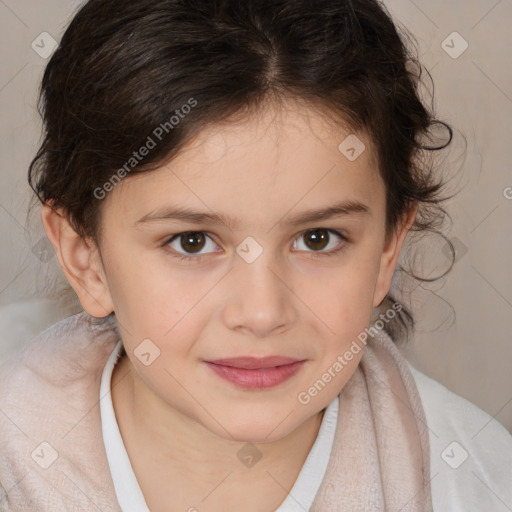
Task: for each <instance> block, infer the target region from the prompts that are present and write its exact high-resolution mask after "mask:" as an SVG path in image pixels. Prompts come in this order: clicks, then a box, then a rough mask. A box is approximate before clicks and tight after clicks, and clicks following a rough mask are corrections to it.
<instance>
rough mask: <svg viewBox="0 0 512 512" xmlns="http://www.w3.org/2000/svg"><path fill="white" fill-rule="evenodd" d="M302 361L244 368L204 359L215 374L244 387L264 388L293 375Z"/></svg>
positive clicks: (277, 383)
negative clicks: (270, 366)
mask: <svg viewBox="0 0 512 512" xmlns="http://www.w3.org/2000/svg"><path fill="white" fill-rule="evenodd" d="M304 362H305V361H297V362H296V363H292V364H286V365H282V366H275V367H273V368H265V369H264V368H259V369H255V370H246V369H244V368H234V367H232V366H222V365H220V364H214V363H210V362H207V361H205V363H206V364H207V365H208V366H209V367H210V368H211V369H212V370H213V371H214V372H215V373H216V374H217V375H219V376H220V377H222V378H223V379H226V380H228V381H230V382H232V383H233V384H236V385H237V386H239V387H241V388H245V389H264V388H271V387H274V386H277V385H279V384H281V383H282V382H284V381H285V380H287V379H289V378H290V377H292V376H293V375H295V374H296V373H297V372H298V371H299V370H300V368H301V366H302V364H303V363H304Z"/></svg>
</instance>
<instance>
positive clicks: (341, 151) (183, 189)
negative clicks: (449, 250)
mask: <svg viewBox="0 0 512 512" xmlns="http://www.w3.org/2000/svg"><path fill="white" fill-rule="evenodd" d="M416 64H417V62H416V60H415V59H414V57H413V56H412V55H411V54H410V53H409V52H408V51H407V50H406V47H405V44H404V42H403V41H402V39H401V37H400V36H399V34H398V32H397V29H396V28H395V26H394V24H393V22H392V20H391V18H390V15H389V13H388V12H387V11H386V9H385V8H384V6H383V5H382V4H380V3H379V2H377V1H376V0H317V1H316V2H314V3H313V2H310V1H306V0H278V1H275V0H273V1H272V2H270V1H266V0H259V1H253V0H246V1H244V2H240V1H236V0H194V1H187V2H185V1H183V0H122V1H121V0H89V1H88V2H86V3H85V4H84V5H83V6H82V8H81V9H80V10H79V12H78V13H77V14H76V16H75V17H74V19H73V20H72V22H71V23H70V25H69V27H68V28H67V30H66V32H65V34H64V36H63V37H62V40H61V43H60V45H59V47H58V49H57V51H56V52H55V53H54V55H53V56H52V58H51V60H50V61H49V63H48V66H47V68H46V70H45V73H44V77H43V80H42V90H41V106H42V116H43V119H44V123H45V138H44V141H43V143H42V146H41V148H40V149H39V151H38V153H37V155H36V157H35V158H34V160H33V162H32V164H31V166H30V172H29V180H30V183H31V185H32V187H33V188H34V190H35V192H36V194H37V196H38V197H39V199H40V200H41V202H42V203H43V206H42V221H43V225H44V228H45V230H46V233H47V235H48V238H49V240H50V242H51V243H52V245H53V247H54V249H55V252H56V254H57V257H58V261H59V263H60V266H61V268H62V271H63V272H64V275H65V276H66V278H67V280H68V281H69V283H70V285H71V286H72V287H73V290H74V291H75V293H76V295H77V296H78V299H79V300H80V303H81V305H82V307H83V310H84V311H83V312H82V313H79V314H77V315H73V316H71V317H69V318H66V319H64V320H62V321H60V322H58V323H57V324H55V325H54V326H52V327H50V328H49V329H47V330H46V331H44V332H43V333H42V334H41V335H39V336H38V337H36V338H35V339H34V340H33V341H32V342H31V343H30V344H29V345H27V346H25V347H24V348H23V350H22V351H21V352H20V353H19V354H17V355H16V357H13V358H12V359H11V360H10V361H9V362H8V363H7V364H5V365H3V366H2V368H1V372H0V381H1V386H0V390H1V391H0V409H1V411H2V413H3V414H2V415H1V416H0V431H1V435H2V439H4V440H5V442H4V443H3V446H2V449H1V450H2V453H1V457H0V483H1V485H2V487H3V494H4V496H3V509H2V510H12V511H21V510H30V511H52V512H53V511H68V510H69V511H82V510H83V511H91V510H101V511H119V510H122V511H126V512H142V511H146V512H147V511H148V510H151V511H152V512H163V511H189V512H192V511H200V512H206V511H223V512H225V511H238V510H243V511H247V512H252V511H276V510H277V511H280V512H284V511H292V510H293V511H299V510H300V511H304V510H312V511H316V512H329V511H339V510H344V511H351V512H352V511H372V512H375V511H393V512H395V511H396V512H398V511H399V510H400V511H411V512H413V511H414V512H419V511H431V510H435V511H456V510H460V511H463V510H464V511H466V510H486V511H488V510H496V511H497V510H506V509H507V508H508V509H510V508H511V507H512V485H510V484H511V483H512V437H511V436H510V434H508V432H507V431H506V430H505V429H504V428H503V427H502V426H501V425H500V424H499V423H498V422H496V421H494V420H493V419H492V418H490V417H489V416H488V415H487V414H485V413H484V412H483V411H481V410H480V409H478V408H477V407H476V406H474V405H473V404H470V403H469V402H467V401H466V400H464V399H463V398H461V397H458V396H457V395H454V394H453V393H450V392H449V391H448V390H447V389H446V388H444V387H443V386H441V385H440V384H438V383H436V382H435V381H433V380H431V379H429V378H428V377H426V376H425V375H423V374H421V373H420V372H418V371H417V370H415V369H414V368H413V367H412V366H411V365H410V364H409V363H408V362H407V361H406V360H405V359H404V358H403V357H402V355H401V353H400V352H399V350H398V348H397V347H396V346H395V344H394V342H397V343H398V342H399V341H401V340H402V339H405V338H406V335H407V329H408V328H410V327H411V325H412V323H411V320H412V316H411V314H410V312H409V311H407V310H406V309H405V307H404V306H403V305H402V304H401V303H400V302H399V301H397V300H396V299H395V296H394V295H392V294H391V284H392V279H393V276H394V274H395V271H396V269H397V262H398V258H399V255H400V252H401V249H402V246H403V244H404V241H405V239H406V236H407V234H408V232H409V231H410V230H417V231H421V230H431V229H434V228H435V226H436V225H437V223H438V221H439V219H440V218H442V215H443V210H442V208H441V206H440V204H441V201H443V200H444V199H446V198H443V197H441V192H442V191H443V187H444V183H443V181H442V179H441V178H440V177H439V176H438V174H437V173H436V172H435V170H434V168H433V166H429V165H428V159H427V158H424V157H425V155H426V152H428V151H429V150H435V149H442V148H443V147H446V145H448V143H449V141H450V140H451V133H452V132H451V129H450V127H448V126H447V125H446V124H444V123H441V122H440V121H437V120H436V119H435V118H434V117H433V115H432V113H431V112H429V111H428V110H427V108H426V107H425V106H424V105H423V104H422V102H421V101H420V99H419V95H418V84H419V76H418V73H417V70H418V69H421V68H420V67H418V66H415V65H416ZM436 125H437V126H444V127H445V128H446V129H447V131H448V139H449V140H448V142H446V141H445V143H444V144H443V143H441V142H439V144H437V145H427V144H425V143H422V142H421V140H422V139H423V140H425V139H426V138H427V137H428V136H430V135H429V134H430V131H431V129H432V128H434V127H435V126H436ZM398 291H399V290H398Z"/></svg>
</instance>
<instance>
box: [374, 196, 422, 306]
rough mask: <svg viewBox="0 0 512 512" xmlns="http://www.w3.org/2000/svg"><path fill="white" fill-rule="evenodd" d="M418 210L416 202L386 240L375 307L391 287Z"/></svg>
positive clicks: (375, 293) (375, 292)
mask: <svg viewBox="0 0 512 512" xmlns="http://www.w3.org/2000/svg"><path fill="white" fill-rule="evenodd" d="M416 212H417V205H416V204H415V205H414V206H413V207H411V209H410V210H409V211H408V212H407V213H405V214H404V216H403V217H402V219H401V221H400V222H399V223H397V225H396V227H395V228H394V229H393V230H392V232H391V233H390V235H389V237H388V239H387V240H386V242H385V246H384V249H383V252H382V256H381V261H380V268H379V275H378V277H377V283H376V285H375V291H374V295H373V307H374V308H375V307H377V306H378V305H379V304H381V303H382V301H383V300H384V298H385V297H386V295H387V293H388V292H389V289H390V288H391V281H392V279H393V274H394V272H395V268H396V265H397V263H398V258H399V256H400V252H401V250H402V246H403V243H404V241H405V237H406V236H407V233H408V232H409V229H410V228H411V226H412V225H413V224H414V219H415V218H416Z"/></svg>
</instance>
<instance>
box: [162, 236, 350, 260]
mask: <svg viewBox="0 0 512 512" xmlns="http://www.w3.org/2000/svg"><path fill="white" fill-rule="evenodd" d="M316 230H325V231H328V232H329V233H334V234H335V235H336V236H338V237H340V238H341V240H342V241H343V243H340V245H339V247H338V248H337V249H331V250H330V251H328V252H320V251H318V252H315V251H305V252H311V256H310V257H313V258H323V257H329V256H336V255H338V254H340V253H341V252H342V251H343V250H344V249H345V248H346V245H347V243H348V242H349V240H348V238H347V237H345V236H344V235H342V234H341V233H340V232H339V231H336V230H335V229H329V228H312V229H307V230H306V231H303V232H302V233H301V234H300V235H299V237H298V238H300V237H301V236H304V234H305V233H308V232H310V231H316ZM186 233H203V234H205V235H206V236H208V237H209V238H210V239H211V240H213V239H212V237H211V236H210V235H209V234H208V233H206V232H205V231H183V232H181V233H177V234H176V235H173V236H171V237H170V238H167V239H166V241H165V242H164V243H163V244H162V247H164V248H165V247H167V246H168V245H169V244H170V243H171V242H172V241H173V240H175V239H176V238H179V237H180V236H181V235H184V234H186ZM213 241H214V240H213ZM167 253H168V254H169V255H170V256H171V257H173V258H177V259H178V260H180V261H188V262H190V261H192V260H194V261H195V262H198V263H199V262H200V261H202V259H203V257H205V256H206V255H204V254H200V255H198V256H186V255H184V254H182V253H179V252H176V251H175V250H174V249H170V250H167ZM208 254H210V253H208Z"/></svg>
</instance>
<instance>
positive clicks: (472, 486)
mask: <svg viewBox="0 0 512 512" xmlns="http://www.w3.org/2000/svg"><path fill="white" fill-rule="evenodd" d="M408 365H409V368H410V370H411V373H412V375H413V377H414V379H415V382H416V386H417V388H418V392H419V395H420V398H421V401H422V404H423V408H424V410H425V417H426V420H427V427H428V430H429V434H430V435H429V439H430V455H431V462H430V464H431V477H432V480H431V486H432V498H433V504H434V510H435V511H437V510H450V511H459V510H460V511H461V512H462V511H465V510H496V511H498V510H510V509H512V435H511V434H510V433H509V432H508V431H507V429H505V427H504V426H503V425H501V424H500V423H499V422H498V421H497V420H495V419H494V418H493V417H492V416H490V415H489V414H487V413H486V412H485V411H483V410H482V409H480V408H479V407H478V406H476V405H475V404H473V403H472V402H470V401H469V400H466V399H465V398H463V397H461V396H459V395H457V394H456V393H453V392H452V391H450V390H449V389H448V388H446V387H445V386H443V385H442V384H441V383H440V382H437V381H436V380H434V379H432V378H430V377H428V376H427V375H425V374H424V373H422V372H420V371H419V370H417V369H416V368H414V366H412V365H411V364H410V363H408Z"/></svg>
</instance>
